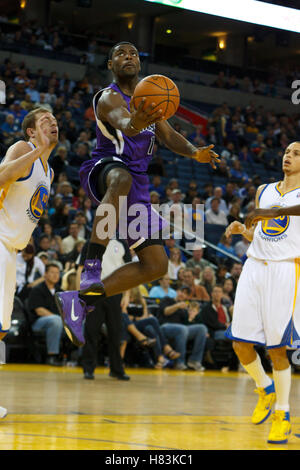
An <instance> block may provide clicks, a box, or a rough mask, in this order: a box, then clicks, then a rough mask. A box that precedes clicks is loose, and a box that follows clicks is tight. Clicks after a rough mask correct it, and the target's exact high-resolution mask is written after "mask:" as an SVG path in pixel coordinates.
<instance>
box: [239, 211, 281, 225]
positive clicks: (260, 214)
mask: <svg viewBox="0 0 300 470" xmlns="http://www.w3.org/2000/svg"><path fill="white" fill-rule="evenodd" d="M278 216H279V214H278V208H270V209H254V210H253V211H252V212H250V214H248V215H247V217H246V220H245V225H246V228H247V229H249V228H251V227H252V225H254V224H257V223H258V222H260V221H261V220H268V219H276V217H278Z"/></svg>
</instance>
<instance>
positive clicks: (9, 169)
mask: <svg viewBox="0 0 300 470" xmlns="http://www.w3.org/2000/svg"><path fill="white" fill-rule="evenodd" d="M46 119H47V118H46V117H45V116H42V117H41V118H39V119H38V120H37V122H36V130H37V134H36V142H37V146H36V147H35V148H34V149H33V150H31V149H30V146H29V145H28V143H27V142H25V141H21V140H20V141H19V142H16V143H15V144H14V145H12V146H11V147H10V148H9V149H8V151H7V153H6V155H5V157H4V160H3V163H1V165H0V187H1V188H3V187H4V186H8V185H9V184H11V183H13V182H14V181H16V180H17V179H19V178H22V177H24V176H27V175H28V173H29V171H30V169H31V167H32V165H33V163H34V162H35V160H37V159H38V158H39V157H41V156H42V155H45V152H49V154H50V153H51V152H52V150H53V145H52V146H50V142H49V139H48V137H47V136H46V135H45V133H44V130H43V128H44V124H45V121H46Z"/></svg>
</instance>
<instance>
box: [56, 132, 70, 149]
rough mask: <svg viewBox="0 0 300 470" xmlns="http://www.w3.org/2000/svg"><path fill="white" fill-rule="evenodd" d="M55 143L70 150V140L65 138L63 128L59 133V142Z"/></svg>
mask: <svg viewBox="0 0 300 470" xmlns="http://www.w3.org/2000/svg"><path fill="white" fill-rule="evenodd" d="M57 145H58V147H66V149H67V151H68V152H70V150H71V142H70V141H69V140H68V139H67V137H66V132H65V131H64V130H62V131H60V133H59V142H58V144H57Z"/></svg>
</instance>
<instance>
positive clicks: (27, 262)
mask: <svg viewBox="0 0 300 470" xmlns="http://www.w3.org/2000/svg"><path fill="white" fill-rule="evenodd" d="M16 269H17V271H16V273H17V279H16V285H17V290H16V294H17V296H18V297H19V298H20V299H21V300H22V301H24V300H25V299H26V298H27V297H28V295H29V293H30V291H31V289H32V288H33V287H35V286H37V285H38V284H40V283H41V282H43V280H44V274H45V265H44V263H43V262H42V261H41V260H40V259H39V258H38V257H37V256H35V250H34V247H33V245H27V246H26V248H24V250H22V251H21V252H20V253H18V254H17V268H16Z"/></svg>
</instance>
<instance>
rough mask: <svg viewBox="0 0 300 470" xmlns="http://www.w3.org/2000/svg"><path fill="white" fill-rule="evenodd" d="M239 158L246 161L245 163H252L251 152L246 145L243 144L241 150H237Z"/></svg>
mask: <svg viewBox="0 0 300 470" xmlns="http://www.w3.org/2000/svg"><path fill="white" fill-rule="evenodd" d="M239 160H240V162H242V163H243V162H246V163H250V164H252V163H253V157H252V155H251V152H249V149H248V147H247V145H243V147H242V149H241V151H240V152H239Z"/></svg>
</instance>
